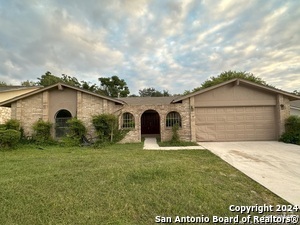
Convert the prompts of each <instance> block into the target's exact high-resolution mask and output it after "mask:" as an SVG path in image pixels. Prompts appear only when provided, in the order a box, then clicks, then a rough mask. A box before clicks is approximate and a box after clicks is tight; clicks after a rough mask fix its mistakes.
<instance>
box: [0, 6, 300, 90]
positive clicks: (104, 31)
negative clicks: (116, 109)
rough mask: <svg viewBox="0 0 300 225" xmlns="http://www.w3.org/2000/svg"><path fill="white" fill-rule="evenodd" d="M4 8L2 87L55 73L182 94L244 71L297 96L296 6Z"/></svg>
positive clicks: (299, 12)
mask: <svg viewBox="0 0 300 225" xmlns="http://www.w3.org/2000/svg"><path fill="white" fill-rule="evenodd" d="M0 3H1V4H0V43H1V44H0V60H1V61H2V62H3V63H2V64H0V80H2V81H6V82H8V83H14V84H19V83H20V82H21V81H24V80H35V79H36V78H37V77H39V76H40V75H42V74H44V73H45V72H46V71H51V72H52V73H53V74H56V75H60V74H63V73H64V74H68V75H70V76H76V77H77V78H78V79H79V80H87V81H90V82H92V83H97V82H98V81H97V80H98V77H101V76H112V75H118V76H119V77H121V78H122V79H125V81H126V82H127V83H128V85H129V88H130V90H131V92H132V93H138V90H139V89H142V88H145V87H155V88H156V89H158V90H163V89H166V90H169V92H171V93H182V92H183V91H184V90H191V89H193V88H195V87H197V86H200V85H201V83H202V82H203V81H205V80H206V79H208V78H209V77H210V76H216V75H218V74H220V73H221V72H223V71H226V70H238V71H248V72H252V73H253V74H254V75H256V76H259V77H261V78H262V79H264V80H266V81H267V82H268V83H270V84H272V85H275V86H278V87H279V88H282V89H285V90H287V91H293V90H295V89H298V90H299V89H300V86H299V83H300V76H299V71H300V65H299V61H300V54H299V53H300V48H299V40H300V28H299V25H298V23H297V20H298V19H299V16H300V7H299V6H300V2H299V1H297V0H291V1H280V0H274V1H258V0H250V1H249V0H247V1H246V0H242V1H238V2H236V1H225V0H224V1H217V0H215V1H214V0H212V1H206V0H202V1H198V0H188V1H179V0H166V1H154V0H141V1H140V0H127V1H121V0H112V1H104V0H103V1H92V0H90V1H79V0H74V1H69V2H62V1H59V0H56V1H42V2H41V1H35V0H22V1H21V0H20V1H18V0H12V1H4V0H0ZM291 79H292V80H293V82H291ZM297 81H298V82H297Z"/></svg>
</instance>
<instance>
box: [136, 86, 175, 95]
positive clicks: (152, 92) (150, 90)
mask: <svg viewBox="0 0 300 225" xmlns="http://www.w3.org/2000/svg"><path fill="white" fill-rule="evenodd" d="M139 95H140V97H163V96H170V94H169V92H168V91H167V90H163V91H162V92H161V91H157V90H155V88H153V87H150V88H144V89H140V90H139Z"/></svg>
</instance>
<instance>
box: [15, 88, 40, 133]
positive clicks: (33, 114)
mask: <svg viewBox="0 0 300 225" xmlns="http://www.w3.org/2000/svg"><path fill="white" fill-rule="evenodd" d="M11 118H12V119H17V120H19V121H20V125H21V127H22V128H23V129H24V135H26V136H32V132H33V129H32V125H33V123H34V122H36V121H37V120H39V119H43V93H38V94H36V95H32V96H29V97H27V98H23V99H21V100H18V101H16V102H13V103H12V105H11Z"/></svg>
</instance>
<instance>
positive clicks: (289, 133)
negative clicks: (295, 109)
mask: <svg viewBox="0 0 300 225" xmlns="http://www.w3.org/2000/svg"><path fill="white" fill-rule="evenodd" d="M279 141H282V142H285V143H291V144H297V145H300V117H299V116H290V117H288V118H287V119H286V121H285V132H284V133H283V134H282V135H281V137H280V139H279Z"/></svg>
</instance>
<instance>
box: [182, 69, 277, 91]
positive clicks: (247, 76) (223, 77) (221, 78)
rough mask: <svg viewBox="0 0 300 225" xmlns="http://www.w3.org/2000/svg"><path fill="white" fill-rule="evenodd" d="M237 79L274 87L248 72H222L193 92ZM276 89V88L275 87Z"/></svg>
mask: <svg viewBox="0 0 300 225" xmlns="http://www.w3.org/2000/svg"><path fill="white" fill-rule="evenodd" d="M235 78H241V79H244V80H248V81H251V82H254V83H257V84H261V85H265V86H268V87H273V86H271V85H268V84H267V83H266V82H265V81H264V80H262V79H261V78H260V77H256V76H254V75H253V74H252V73H247V72H241V71H231V70H229V71H225V72H222V73H221V74H220V75H218V76H216V77H210V78H209V79H208V80H206V81H204V82H203V83H202V84H201V86H200V87H197V88H194V89H193V90H192V92H195V91H199V90H201V89H204V88H208V87H211V86H214V85H217V84H220V83H223V82H225V81H228V80H231V79H235ZM273 88H274V87H273ZM189 93H191V92H190V91H188V90H186V91H185V92H184V94H189Z"/></svg>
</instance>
